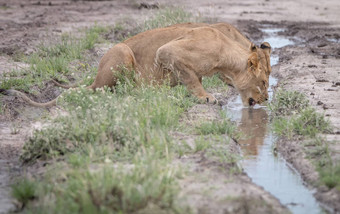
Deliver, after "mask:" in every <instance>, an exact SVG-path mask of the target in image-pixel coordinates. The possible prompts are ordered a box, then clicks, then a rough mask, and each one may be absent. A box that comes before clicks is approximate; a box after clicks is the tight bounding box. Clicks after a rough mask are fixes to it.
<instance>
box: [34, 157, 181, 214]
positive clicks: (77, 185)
mask: <svg viewBox="0 0 340 214" xmlns="http://www.w3.org/2000/svg"><path fill="white" fill-rule="evenodd" d="M135 159H136V160H135V161H134V162H133V163H132V164H130V165H126V164H125V165H124V164H115V165H112V164H105V165H104V166H101V167H100V168H97V169H96V170H91V169H90V168H88V167H89V166H87V167H85V168H82V169H80V168H78V169H73V170H66V171H62V172H60V174H52V175H47V177H48V178H47V179H46V181H45V183H44V184H43V185H41V188H40V191H39V192H38V196H39V197H40V198H38V199H37V201H38V204H30V207H29V210H30V211H31V212H32V213H36V212H39V213H136V212H138V213H150V212H151V213H186V212H184V210H186V209H185V208H183V207H180V206H179V205H178V204H179V203H178V200H180V198H179V197H178V191H179V186H178V184H177V182H176V178H177V177H178V176H179V175H180V172H179V171H178V169H177V168H174V167H171V166H170V165H169V164H168V163H167V161H164V160H163V161H162V160H150V159H148V158H146V157H137V158H135ZM43 201H45V203H41V204H39V202H43ZM165 211H166V212H165Z"/></svg>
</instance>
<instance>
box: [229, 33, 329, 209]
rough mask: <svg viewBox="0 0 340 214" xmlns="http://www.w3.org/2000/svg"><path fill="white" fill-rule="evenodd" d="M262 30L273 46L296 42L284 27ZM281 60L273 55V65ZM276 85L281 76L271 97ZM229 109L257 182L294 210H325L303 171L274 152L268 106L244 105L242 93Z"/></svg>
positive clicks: (250, 173)
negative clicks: (280, 34) (306, 184)
mask: <svg viewBox="0 0 340 214" xmlns="http://www.w3.org/2000/svg"><path fill="white" fill-rule="evenodd" d="M262 30H263V32H265V33H266V34H268V37H266V38H265V39H264V40H263V41H266V42H269V44H270V45H271V46H272V48H273V49H275V48H281V47H284V46H286V45H292V44H293V42H292V41H291V40H289V39H286V38H283V37H280V36H278V35H277V34H278V32H281V31H283V29H280V28H276V29H262ZM278 59H279V57H278V56H275V55H274V56H272V57H271V65H275V64H276V63H277V62H278ZM276 84H277V79H275V78H273V77H270V78H269V85H270V90H269V100H270V99H271V98H272V96H273V90H272V88H273V86H275V85H276ZM225 110H226V112H227V114H228V115H229V117H231V119H232V120H234V121H236V122H237V124H238V129H239V130H240V131H241V132H242V133H244V134H245V135H246V136H245V137H244V138H245V139H242V140H239V143H240V145H241V148H242V152H243V155H244V157H245V158H244V161H243V162H242V165H243V168H244V170H245V172H246V173H247V174H248V176H249V177H250V178H252V180H253V182H254V183H256V184H257V185H259V186H262V187H263V188H264V189H265V190H266V191H268V192H270V193H271V194H272V195H274V196H275V197H276V198H278V199H279V200H280V202H281V203H282V204H283V205H285V206H287V207H288V208H289V209H290V211H291V212H292V213H309V214H312V213H323V210H322V209H321V207H320V206H319V204H318V202H317V201H316V200H315V198H314V197H313V191H311V190H309V189H308V188H307V187H306V186H305V185H304V184H303V181H302V179H301V177H300V176H299V174H298V173H297V172H296V171H295V170H294V169H293V168H292V167H291V166H290V165H289V164H288V163H287V162H286V161H285V160H284V159H283V158H281V157H280V156H279V155H277V154H275V153H274V152H273V144H274V143H275V140H276V139H275V136H274V135H273V134H272V133H271V132H270V127H269V118H268V110H267V108H266V106H259V105H255V106H254V107H253V108H244V107H243V106H242V101H241V98H240V97H239V96H238V97H237V98H236V99H235V100H234V101H232V102H230V103H228V105H227V106H225Z"/></svg>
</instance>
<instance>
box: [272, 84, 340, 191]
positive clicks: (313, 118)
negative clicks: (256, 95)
mask: <svg viewBox="0 0 340 214" xmlns="http://www.w3.org/2000/svg"><path fill="white" fill-rule="evenodd" d="M269 108H270V110H271V115H272V117H274V118H273V121H272V125H273V131H274V132H275V133H276V134H278V135H279V136H286V137H288V139H292V138H294V137H298V136H304V137H305V138H307V142H306V143H305V145H304V146H305V147H304V148H305V152H306V154H307V155H308V157H309V158H310V159H312V160H313V162H314V164H315V165H316V169H317V171H318V172H319V175H320V179H321V181H322V183H323V184H325V185H326V186H327V187H329V188H334V187H336V188H337V189H340V179H339V178H340V166H339V165H337V164H335V163H333V161H332V158H331V157H330V151H329V150H328V143H329V142H326V140H325V139H323V137H321V136H318V134H320V133H327V132H329V131H331V125H330V122H329V121H328V120H326V119H325V117H324V115H323V114H320V113H318V112H317V111H316V110H315V109H314V108H312V107H311V106H310V104H309V102H308V99H307V98H306V96H305V95H303V94H301V93H299V92H296V91H294V92H291V91H283V90H279V91H278V93H276V95H275V98H274V99H273V101H272V102H271V103H270V105H269Z"/></svg>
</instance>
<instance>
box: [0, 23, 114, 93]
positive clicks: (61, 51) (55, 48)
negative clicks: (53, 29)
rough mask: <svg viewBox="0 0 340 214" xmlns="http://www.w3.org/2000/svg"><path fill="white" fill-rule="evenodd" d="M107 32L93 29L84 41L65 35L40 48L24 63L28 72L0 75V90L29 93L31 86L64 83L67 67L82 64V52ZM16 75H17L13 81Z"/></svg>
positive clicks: (26, 58) (89, 30)
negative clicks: (75, 63) (52, 81)
mask: <svg viewBox="0 0 340 214" xmlns="http://www.w3.org/2000/svg"><path fill="white" fill-rule="evenodd" d="M107 31H108V28H107V27H102V26H97V25H96V26H94V27H92V28H89V29H87V30H85V36H84V37H81V38H76V37H74V36H72V35H69V34H64V35H63V36H62V37H61V41H60V42H58V43H57V44H54V45H50V46H49V45H45V44H42V45H40V46H39V49H38V51H37V52H36V53H33V54H32V55H30V56H27V57H24V59H23V60H24V61H25V62H26V63H28V64H29V65H30V66H29V68H27V69H22V70H21V71H18V72H11V73H8V74H6V73H5V74H2V77H1V80H2V81H1V82H0V88H3V89H10V88H12V89H17V90H22V91H26V92H30V89H31V87H32V86H33V85H38V86H42V84H43V82H44V81H46V80H50V79H52V78H57V79H67V78H65V77H67V75H70V73H71V70H70V63H71V62H72V61H74V60H85V59H84V56H83V55H84V51H85V50H89V49H92V48H93V47H94V44H96V43H99V42H103V41H104V40H103V38H102V36H101V35H102V34H104V33H106V32H107ZM16 73H20V75H16V77H15V78H13V74H16Z"/></svg>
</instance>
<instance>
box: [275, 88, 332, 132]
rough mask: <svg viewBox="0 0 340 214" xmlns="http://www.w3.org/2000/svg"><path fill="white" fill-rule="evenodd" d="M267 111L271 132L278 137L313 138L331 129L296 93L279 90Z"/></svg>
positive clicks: (300, 95)
mask: <svg viewBox="0 0 340 214" xmlns="http://www.w3.org/2000/svg"><path fill="white" fill-rule="evenodd" d="M269 109H270V110H271V117H272V125H273V131H274V132H275V133H276V134H278V135H280V136H286V137H288V138H292V137H293V136H294V135H303V136H308V137H315V136H316V135H317V134H318V133H325V132H327V131H330V129H331V126H330V123H329V121H327V120H326V119H325V117H324V115H323V114H320V113H318V112H316V110H315V109H313V108H312V107H310V104H309V102H308V100H307V98H306V97H305V96H304V95H303V94H301V93H299V92H296V91H294V92H291V91H283V90H282V89H281V90H279V91H278V92H277V94H275V97H274V99H273V101H272V102H271V103H270V104H269Z"/></svg>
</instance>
